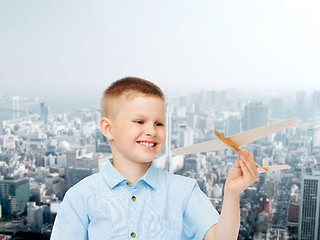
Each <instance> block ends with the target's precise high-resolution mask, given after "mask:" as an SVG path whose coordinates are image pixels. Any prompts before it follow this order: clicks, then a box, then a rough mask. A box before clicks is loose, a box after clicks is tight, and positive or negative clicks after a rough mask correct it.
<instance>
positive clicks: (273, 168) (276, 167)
mask: <svg viewBox="0 0 320 240" xmlns="http://www.w3.org/2000/svg"><path fill="white" fill-rule="evenodd" d="M289 168H291V167H290V166H289V165H272V166H269V158H264V159H263V164H262V167H259V168H258V173H262V172H266V170H267V172H271V171H278V170H283V169H289Z"/></svg>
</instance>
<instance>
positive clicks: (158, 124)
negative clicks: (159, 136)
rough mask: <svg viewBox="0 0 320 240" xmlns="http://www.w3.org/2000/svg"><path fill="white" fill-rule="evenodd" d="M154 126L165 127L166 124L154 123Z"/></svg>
mask: <svg viewBox="0 0 320 240" xmlns="http://www.w3.org/2000/svg"><path fill="white" fill-rule="evenodd" d="M154 125H155V126H164V124H163V123H160V122H156V123H154Z"/></svg>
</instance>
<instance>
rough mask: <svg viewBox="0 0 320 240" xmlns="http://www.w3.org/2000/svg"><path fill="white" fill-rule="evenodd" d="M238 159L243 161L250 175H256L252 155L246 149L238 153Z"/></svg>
mask: <svg viewBox="0 0 320 240" xmlns="http://www.w3.org/2000/svg"><path fill="white" fill-rule="evenodd" d="M240 159H241V160H242V161H244V163H245V165H246V167H247V168H248V170H249V172H250V175H251V176H252V177H258V171H257V167H256V162H255V161H254V157H253V156H252V154H250V153H249V152H248V151H247V150H243V151H242V152H241V155H240Z"/></svg>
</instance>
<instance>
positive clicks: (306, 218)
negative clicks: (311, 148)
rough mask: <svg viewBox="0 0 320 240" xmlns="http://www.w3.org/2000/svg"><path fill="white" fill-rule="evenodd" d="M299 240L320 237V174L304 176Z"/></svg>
mask: <svg viewBox="0 0 320 240" xmlns="http://www.w3.org/2000/svg"><path fill="white" fill-rule="evenodd" d="M301 185H302V186H301V202H300V217H299V239H301V240H319V239H320V235H319V231H320V221H319V220H320V219H319V218H320V173H319V172H316V171H314V172H313V173H312V175H307V174H305V175H303V176H302V184H301Z"/></svg>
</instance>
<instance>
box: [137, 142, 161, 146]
mask: <svg viewBox="0 0 320 240" xmlns="http://www.w3.org/2000/svg"><path fill="white" fill-rule="evenodd" d="M137 143H138V144H140V145H143V146H146V147H155V146H157V143H156V142H148V141H137Z"/></svg>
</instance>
